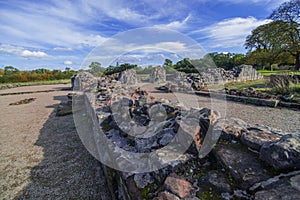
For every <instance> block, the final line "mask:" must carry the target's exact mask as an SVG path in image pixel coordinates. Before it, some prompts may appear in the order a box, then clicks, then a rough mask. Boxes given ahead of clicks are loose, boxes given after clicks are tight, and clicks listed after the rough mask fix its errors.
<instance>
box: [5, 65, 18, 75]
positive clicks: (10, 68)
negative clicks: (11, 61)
mask: <svg viewBox="0 0 300 200" xmlns="http://www.w3.org/2000/svg"><path fill="white" fill-rule="evenodd" d="M19 71H20V70H18V69H17V68H15V67H13V66H6V67H4V75H11V74H16V73H18V72H19Z"/></svg>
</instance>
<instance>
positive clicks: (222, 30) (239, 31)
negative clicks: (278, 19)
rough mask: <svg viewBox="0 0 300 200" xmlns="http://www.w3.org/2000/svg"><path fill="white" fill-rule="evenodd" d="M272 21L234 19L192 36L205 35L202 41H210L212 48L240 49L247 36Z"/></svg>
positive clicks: (204, 29) (198, 31)
mask: <svg viewBox="0 0 300 200" xmlns="http://www.w3.org/2000/svg"><path fill="white" fill-rule="evenodd" d="M269 22H271V20H268V19H263V20H258V19H256V18H254V17H248V18H240V17H237V18H232V19H226V20H223V21H220V22H218V23H216V24H213V25H211V26H208V27H205V28H203V29H201V30H197V31H194V32H193V33H192V34H201V35H204V36H203V37H202V38H201V39H205V40H209V41H210V42H209V44H207V45H210V47H240V46H243V44H244V42H245V39H246V37H247V35H249V34H250V33H251V30H253V29H255V28H256V27H258V26H260V25H263V24H266V23H269Z"/></svg>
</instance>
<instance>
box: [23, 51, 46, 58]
mask: <svg viewBox="0 0 300 200" xmlns="http://www.w3.org/2000/svg"><path fill="white" fill-rule="evenodd" d="M21 56H23V57H27V58H29V57H36V58H42V57H47V56H48V55H47V54H46V53H45V52H42V51H29V50H24V51H22V53H21Z"/></svg>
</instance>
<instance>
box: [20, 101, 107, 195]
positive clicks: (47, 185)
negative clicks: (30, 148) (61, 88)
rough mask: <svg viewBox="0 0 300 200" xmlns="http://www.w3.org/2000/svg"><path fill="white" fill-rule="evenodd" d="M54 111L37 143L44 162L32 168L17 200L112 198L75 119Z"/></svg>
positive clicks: (100, 169) (98, 165) (98, 164)
mask: <svg viewBox="0 0 300 200" xmlns="http://www.w3.org/2000/svg"><path fill="white" fill-rule="evenodd" d="M54 98H55V99H59V100H61V101H62V102H66V100H67V97H65V96H56V97H54ZM53 106H54V107H57V106H58V105H53ZM51 107H52V106H51ZM55 112H56V110H55V111H54V112H53V113H52V114H51V115H50V117H49V118H48V120H47V121H46V123H45V124H44V126H43V128H42V129H41V131H40V135H39V138H38V140H37V141H36V144H35V145H37V146H41V147H42V148H43V152H44V159H43V160H42V161H41V162H40V163H39V164H38V165H37V166H35V167H34V168H32V169H31V172H30V181H31V182H30V184H28V185H27V186H26V188H24V189H23V191H22V192H21V194H20V195H19V196H18V197H16V199H103V200H106V199H111V198H110V197H109V196H108V192H107V189H106V182H105V179H104V176H103V171H102V167H101V164H100V163H99V162H98V161H97V160H96V159H94V158H93V157H92V156H91V155H90V154H89V153H88V151H87V150H86V149H85V147H84V146H83V145H82V143H81V141H80V139H79V137H78V135H77V132H76V128H75V125H74V121H73V116H72V115H67V116H63V117H56V116H55V114H56V113H55Z"/></svg>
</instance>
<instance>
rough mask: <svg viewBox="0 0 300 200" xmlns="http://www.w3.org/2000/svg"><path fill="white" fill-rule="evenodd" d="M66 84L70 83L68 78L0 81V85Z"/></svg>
mask: <svg viewBox="0 0 300 200" xmlns="http://www.w3.org/2000/svg"><path fill="white" fill-rule="evenodd" d="M62 83H63V84H66V83H71V80H70V79H62V80H51V81H34V82H19V83H0V86H4V85H10V84H11V85H15V84H20V85H51V84H62Z"/></svg>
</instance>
